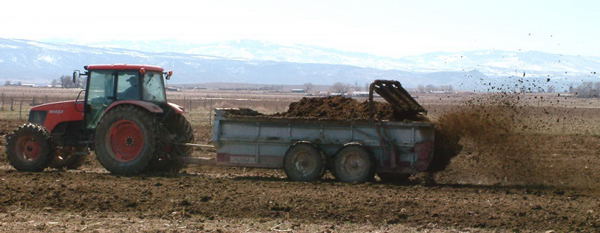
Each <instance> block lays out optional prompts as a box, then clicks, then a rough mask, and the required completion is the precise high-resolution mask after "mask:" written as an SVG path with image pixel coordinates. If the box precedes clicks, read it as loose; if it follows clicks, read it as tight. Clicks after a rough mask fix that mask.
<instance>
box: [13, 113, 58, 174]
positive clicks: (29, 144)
mask: <svg viewBox="0 0 600 233" xmlns="http://www.w3.org/2000/svg"><path fill="white" fill-rule="evenodd" d="M6 141H7V148H6V150H7V157H8V162H9V163H10V165H12V166H13V167H14V168H15V169H17V170H19V171H27V172H40V171H43V170H44V169H45V168H46V167H48V164H49V163H50V160H51V159H52V150H51V149H50V133H48V130H46V129H45V128H44V127H43V126H40V125H36V124H32V123H26V124H24V125H22V126H21V127H19V128H18V129H17V130H15V131H14V132H13V134H11V135H8V136H7V137H6Z"/></svg>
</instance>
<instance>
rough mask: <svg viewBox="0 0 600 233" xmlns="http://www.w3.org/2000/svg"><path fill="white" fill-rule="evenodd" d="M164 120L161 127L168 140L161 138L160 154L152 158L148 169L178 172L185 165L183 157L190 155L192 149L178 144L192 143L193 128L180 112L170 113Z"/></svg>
mask: <svg viewBox="0 0 600 233" xmlns="http://www.w3.org/2000/svg"><path fill="white" fill-rule="evenodd" d="M164 122H165V123H164V124H163V126H162V127H164V128H165V130H164V131H166V132H167V133H168V134H169V140H167V138H161V140H162V143H163V146H162V152H161V155H160V156H156V158H154V160H152V162H151V164H150V167H149V169H148V171H150V172H165V173H178V172H179V171H180V170H181V169H183V168H184V167H185V158H186V157H189V156H191V154H192V152H193V151H194V148H192V147H190V146H184V145H178V144H182V143H193V142H194V130H193V128H192V125H191V124H190V122H189V121H188V120H187V119H185V116H183V115H182V114H172V115H171V116H169V117H167V119H165V121H164Z"/></svg>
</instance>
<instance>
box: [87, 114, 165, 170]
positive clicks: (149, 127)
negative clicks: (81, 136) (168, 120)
mask: <svg viewBox="0 0 600 233" xmlns="http://www.w3.org/2000/svg"><path fill="white" fill-rule="evenodd" d="M157 128H158V126H157V124H156V121H155V118H154V117H153V115H152V113H150V112H148V111H145V110H143V109H140V108H138V107H136V106H132V105H123V106H117V107H115V108H113V109H112V110H110V111H109V112H107V113H105V114H104V116H103V117H102V119H101V120H100V123H98V127H97V129H96V134H95V149H96V157H97V158H98V161H99V162H100V164H102V166H104V168H106V170H108V171H110V172H111V173H113V174H116V175H126V176H129V175H137V174H140V173H142V172H144V171H145V170H146V168H147V167H148V165H149V164H150V162H151V161H152V160H153V159H154V158H155V153H156V148H157V146H156V145H157V133H156V132H157Z"/></svg>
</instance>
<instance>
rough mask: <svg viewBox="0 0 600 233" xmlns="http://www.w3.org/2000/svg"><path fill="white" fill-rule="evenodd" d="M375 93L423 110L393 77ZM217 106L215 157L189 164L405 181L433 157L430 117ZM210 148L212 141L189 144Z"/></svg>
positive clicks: (307, 177)
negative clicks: (252, 112)
mask: <svg viewBox="0 0 600 233" xmlns="http://www.w3.org/2000/svg"><path fill="white" fill-rule="evenodd" d="M373 91H375V92H377V93H378V94H379V95H380V96H382V97H383V98H384V99H386V100H387V101H388V102H389V103H390V105H391V106H392V107H393V108H394V109H395V110H397V111H402V112H410V111H414V112H424V110H423V108H422V107H421V106H420V105H419V104H418V103H417V102H416V101H415V100H414V99H413V98H412V97H411V96H410V95H409V94H408V93H407V92H406V91H405V90H404V89H403V88H402V87H401V86H400V84H399V83H398V82H395V81H381V80H378V81H375V82H374V83H373V84H372V85H371V91H370V100H371V102H372V101H373ZM239 112H245V111H244V110H242V111H240V109H216V110H215V118H214V122H213V128H212V135H213V136H212V144H213V145H214V148H215V150H216V158H214V159H213V160H208V159H202V158H194V159H190V160H189V162H190V163H200V164H213V165H220V166H239V167H258V168H283V169H284V171H285V173H286V174H287V176H288V177H289V178H290V179H291V180H297V181H311V180H316V179H319V178H321V177H322V176H323V174H324V172H325V171H327V170H329V171H331V173H332V174H333V175H334V176H335V177H336V179H338V180H340V181H344V182H364V181H368V180H371V179H373V177H374V175H375V174H377V175H378V176H379V177H380V178H381V179H385V180H397V181H398V180H405V179H407V178H408V176H410V175H412V174H415V173H417V172H421V171H425V170H426V169H427V168H428V166H429V163H430V162H431V160H432V158H433V148H434V125H433V124H432V123H430V122H427V121H398V122H395V121H377V120H373V119H370V120H369V119H367V120H326V119H307V118H289V117H273V116H262V115H259V116H248V115H243V114H242V115H240V114H239ZM189 146H197V147H209V145H197V144H194V145H193V144H189Z"/></svg>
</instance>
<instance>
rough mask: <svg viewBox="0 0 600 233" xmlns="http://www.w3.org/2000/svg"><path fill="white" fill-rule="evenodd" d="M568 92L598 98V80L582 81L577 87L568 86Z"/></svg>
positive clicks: (599, 83)
mask: <svg viewBox="0 0 600 233" xmlns="http://www.w3.org/2000/svg"><path fill="white" fill-rule="evenodd" d="M569 92H570V93H573V94H575V96H577V97H580V98H598V97H600V82H583V83H581V84H580V85H579V86H577V87H569Z"/></svg>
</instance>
